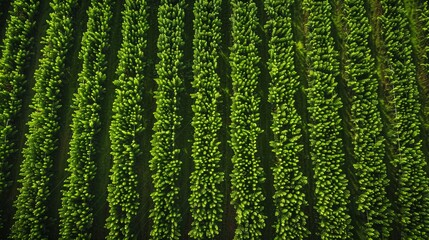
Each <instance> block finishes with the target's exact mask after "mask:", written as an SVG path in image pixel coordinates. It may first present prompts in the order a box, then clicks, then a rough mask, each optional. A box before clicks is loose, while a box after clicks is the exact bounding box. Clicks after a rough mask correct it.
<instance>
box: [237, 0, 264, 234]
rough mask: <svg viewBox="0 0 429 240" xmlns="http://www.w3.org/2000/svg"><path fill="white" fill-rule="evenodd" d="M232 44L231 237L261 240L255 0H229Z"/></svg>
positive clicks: (257, 58)
mask: <svg viewBox="0 0 429 240" xmlns="http://www.w3.org/2000/svg"><path fill="white" fill-rule="evenodd" d="M231 8H232V15H231V23H232V46H231V54H230V56H229V63H230V66H231V70H232V72H231V78H232V88H233V95H232V106H231V124H230V137H231V139H230V142H229V144H230V146H231V148H232V150H233V152H234V155H233V157H232V164H233V169H232V173H231V185H232V187H231V204H232V205H233V206H234V208H235V211H236V217H235V219H236V223H237V228H236V230H235V236H234V239H260V238H261V236H262V232H261V231H262V229H263V228H264V227H265V219H266V216H265V215H264V212H263V210H264V207H263V206H262V202H263V201H264V200H265V196H264V195H263V192H262V183H263V182H264V181H265V177H264V171H263V169H262V167H261V166H260V165H261V163H260V159H258V157H257V139H258V136H259V134H260V133H262V130H261V128H260V127H259V126H258V124H259V103H260V96H258V94H257V92H256V89H257V86H258V82H259V75H260V69H259V67H258V64H259V62H260V57H259V56H258V49H257V44H259V42H260V39H259V36H258V35H257V34H256V28H257V27H258V24H259V23H258V17H257V7H256V4H255V2H254V1H241V0H232V1H231Z"/></svg>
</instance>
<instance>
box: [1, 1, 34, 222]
mask: <svg viewBox="0 0 429 240" xmlns="http://www.w3.org/2000/svg"><path fill="white" fill-rule="evenodd" d="M38 6H39V2H38V1H22V0H21V1H18V0H16V1H13V2H12V5H11V9H10V11H9V15H10V17H9V19H8V20H7V23H6V24H7V26H6V33H5V38H4V39H3V45H2V48H1V51H2V52H1V58H0V99H1V100H0V196H3V193H4V191H5V189H6V188H7V187H8V185H9V183H8V176H9V170H10V166H9V160H11V157H12V155H13V154H14V153H16V152H17V150H18V149H17V146H16V145H15V140H16V133H17V131H18V129H17V128H16V125H14V123H15V121H16V120H17V119H18V118H19V116H20V112H21V108H22V98H23V96H24V94H25V86H26V76H25V70H26V69H27V66H28V64H29V59H30V57H31V55H32V53H33V51H34V49H33V47H34V39H33V37H32V32H33V31H34V26H35V22H36V21H35V15H36V13H37V10H38ZM2 202H3V199H2V200H1V201H0V203H2ZM1 205H3V204H1ZM0 216H1V213H0ZM1 228H2V221H0V229H1Z"/></svg>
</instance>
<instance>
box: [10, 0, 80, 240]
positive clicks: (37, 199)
mask: <svg viewBox="0 0 429 240" xmlns="http://www.w3.org/2000/svg"><path fill="white" fill-rule="evenodd" d="M75 4H76V2H75V1H69V2H64V1H60V0H55V1H52V3H51V8H52V13H51V14H50V19H49V20H48V29H47V31H46V36H45V37H44V38H43V40H42V44H43V45H44V47H43V49H42V57H41V59H40V61H39V67H38V69H37V70H36V72H35V76H34V77H35V79H36V84H35V86H34V88H33V90H34V92H35V95H34V97H33V98H32V102H31V108H32V109H33V112H32V113H31V116H30V122H29V123H28V125H29V133H28V134H27V135H26V137H27V141H26V144H25V149H24V151H23V154H24V160H23V162H22V164H21V169H20V176H21V177H22V178H21V179H20V183H21V185H22V187H21V188H20V190H19V195H18V197H17V199H16V201H15V207H16V213H15V216H14V220H15V223H14V225H13V227H12V236H11V237H12V238H14V239H46V238H47V236H48V231H47V229H46V227H45V226H46V225H47V223H48V217H47V213H46V212H47V208H48V204H49V202H48V199H49V195H50V188H49V184H50V181H51V178H52V165H53V161H54V158H53V154H54V152H55V150H56V149H57V148H58V144H57V143H58V130H59V117H58V116H59V110H58V109H59V108H60V98H61V94H60V93H61V83H62V79H63V78H64V75H65V73H64V68H65V59H66V56H67V54H68V52H69V50H70V41H71V40H72V37H73V36H72V35H73V29H72V19H71V12H72V10H73V7H74V5H75Z"/></svg>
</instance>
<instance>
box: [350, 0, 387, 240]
mask: <svg viewBox="0 0 429 240" xmlns="http://www.w3.org/2000/svg"><path fill="white" fill-rule="evenodd" d="M345 11H346V24H347V28H348V30H349V31H348V32H347V34H346V39H345V40H346V43H347V44H346V48H347V51H346V54H347V57H348V60H347V63H346V72H347V77H348V79H347V80H348V81H347V85H348V86H349V87H350V89H351V90H352V94H353V96H352V108H351V111H352V119H353V129H352V132H353V148H354V157H355V159H356V164H354V168H355V170H356V175H357V176H358V181H359V196H358V199H357V204H358V211H359V212H360V213H361V214H362V216H364V217H365V220H366V222H365V226H364V231H365V238H366V239H380V238H387V237H389V232H390V230H391V228H390V224H391V222H392V212H391V205H390V202H389V200H388V199H387V193H386V188H387V186H388V184H389V180H388V179H387V174H386V166H385V164H384V162H383V159H384V148H385V144H384V140H385V139H384V136H383V133H382V128H383V126H382V121H381V114H380V111H379V110H378V105H379V103H378V94H377V91H378V82H377V78H376V76H375V60H374V58H372V57H371V50H370V48H369V43H368V39H369V34H370V31H371V28H370V24H369V20H368V18H367V16H366V12H365V7H364V1H363V0H346V1H345Z"/></svg>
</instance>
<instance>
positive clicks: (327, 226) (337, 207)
mask: <svg viewBox="0 0 429 240" xmlns="http://www.w3.org/2000/svg"><path fill="white" fill-rule="evenodd" d="M304 7H305V8H306V10H307V11H308V13H309V17H308V23H307V28H308V31H309V32H308V43H307V45H308V51H307V57H308V65H309V76H308V89H307V93H308V94H307V96H308V112H309V118H310V123H309V130H308V131H309V133H310V147H311V150H310V154H311V158H312V161H313V168H314V179H315V185H316V186H315V187H316V188H315V197H316V206H315V209H316V211H317V214H318V221H317V223H318V226H319V230H320V236H321V238H322V239H340V238H341V239H349V238H352V233H351V228H352V227H351V224H350V222H351V217H350V215H349V213H348V206H347V205H348V203H349V196H350V192H349V191H348V190H347V184H348V181H347V178H346V175H345V173H344V170H343V166H344V163H345V156H344V153H343V149H342V148H343V142H342V139H341V136H340V131H341V129H342V127H341V118H340V115H339V110H340V108H341V107H342V103H341V99H340V97H339V96H338V94H337V93H336V87H337V82H336V77H337V74H338V72H339V63H338V62H339V54H338V52H337V51H336V50H335V49H334V45H335V43H334V39H333V37H332V35H331V26H332V19H331V15H332V7H331V5H330V3H329V1H328V0H308V1H305V2H304Z"/></svg>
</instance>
